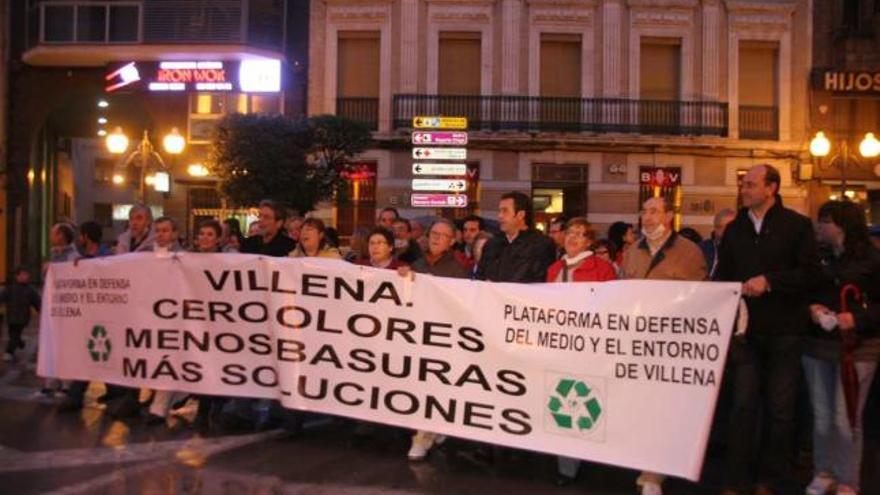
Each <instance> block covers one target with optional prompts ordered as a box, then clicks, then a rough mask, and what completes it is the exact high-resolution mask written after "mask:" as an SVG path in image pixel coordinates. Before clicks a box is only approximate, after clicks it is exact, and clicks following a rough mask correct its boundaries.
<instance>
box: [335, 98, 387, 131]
mask: <svg viewBox="0 0 880 495" xmlns="http://www.w3.org/2000/svg"><path fill="white" fill-rule="evenodd" d="M336 115H340V116H343V117H348V118H350V119H352V120H356V121H358V122H363V123H364V124H367V125H368V126H369V127H370V130H371V131H375V130H377V129H378V128H379V98H337V99H336Z"/></svg>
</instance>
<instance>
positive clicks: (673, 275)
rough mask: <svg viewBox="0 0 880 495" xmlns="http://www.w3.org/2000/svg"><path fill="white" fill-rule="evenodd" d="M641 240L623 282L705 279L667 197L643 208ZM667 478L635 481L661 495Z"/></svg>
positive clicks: (629, 253)
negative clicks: (675, 226) (677, 226)
mask: <svg viewBox="0 0 880 495" xmlns="http://www.w3.org/2000/svg"><path fill="white" fill-rule="evenodd" d="M641 218H642V239H641V240H640V241H638V242H634V243H633V244H631V245H630V247H629V248H628V249H627V250H626V251H625V252H624V253H623V272H624V278H628V279H647V280H692V281H695V282H698V281H701V280H704V279H705V278H706V262H705V259H704V257H703V253H702V251H700V248H699V247H698V246H697V245H696V244H694V243H693V242H691V241H689V240H687V239H685V238H684V237H682V236H680V235H678V234H676V232H675V231H674V230H673V228H672V221H673V220H674V219H675V209H674V208H673V207H672V205H671V204H670V203H669V200H667V199H666V198H665V197H663V196H660V197H655V198H650V199H648V200H647V201H645V203H644V204H643V205H642V212H641ZM664 479H665V476H663V475H662V474H659V473H652V472H647V471H646V472H643V473H642V474H641V476H639V477H638V479H637V480H636V485H638V486H640V487H641V489H642V495H662V494H663V489H662V485H663V480H664Z"/></svg>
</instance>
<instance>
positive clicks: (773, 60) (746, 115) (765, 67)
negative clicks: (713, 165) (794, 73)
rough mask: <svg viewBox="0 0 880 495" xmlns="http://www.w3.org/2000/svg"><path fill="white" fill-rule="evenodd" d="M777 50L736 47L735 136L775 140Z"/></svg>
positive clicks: (758, 45) (754, 45)
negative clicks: (737, 114) (736, 101)
mask: <svg viewBox="0 0 880 495" xmlns="http://www.w3.org/2000/svg"><path fill="white" fill-rule="evenodd" d="M778 67H779V47H778V45H777V44H776V43H766V42H754V41H748V42H743V43H741V44H740V46H739V90H738V94H739V134H740V137H741V138H743V139H771V140H775V139H779V89H778V87H779V85H778V83H777V81H778V77H779V76H778V72H779V70H778Z"/></svg>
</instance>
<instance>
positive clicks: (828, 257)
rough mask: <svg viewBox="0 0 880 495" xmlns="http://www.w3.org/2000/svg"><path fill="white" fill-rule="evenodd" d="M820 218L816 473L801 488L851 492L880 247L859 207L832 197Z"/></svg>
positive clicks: (874, 352)
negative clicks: (849, 374) (848, 374)
mask: <svg viewBox="0 0 880 495" xmlns="http://www.w3.org/2000/svg"><path fill="white" fill-rule="evenodd" d="M818 220H819V221H818V224H817V238H818V240H819V242H820V245H821V249H820V251H819V260H820V266H821V269H822V271H821V274H820V276H819V279H818V281H817V283H816V284H815V286H814V288H813V289H812V290H811V291H810V294H809V302H810V316H811V320H812V323H811V325H810V328H809V331H808V334H807V339H806V343H805V348H804V356H803V366H804V372H805V375H806V378H807V385H808V387H809V390H810V402H811V403H812V405H813V470H814V473H815V476H814V477H813V481H812V482H810V484H809V486H807V489H806V493H807V495H824V494H826V493H830V492H831V491H832V490H834V491H836V493H837V495H856V494H857V493H859V485H860V472H861V467H862V412H863V411H864V408H865V401H866V399H867V396H868V391H869V390H870V389H871V383H872V382H873V380H874V375H875V372H876V370H877V360H878V358H880V334H878V332H880V251H877V250H876V249H874V247H873V246H872V245H871V242H870V240H869V239H868V228H867V225H866V224H865V211H864V209H863V208H862V207H861V206H859V205H857V204H855V203H852V202H849V201H829V202H827V203H825V204H824V205H822V206H821V207H820V208H819V215H818ZM848 287H849V288H855V289H856V290H857V291H858V292H855V291H852V290H851V289H846V288H848ZM842 292H843V294H842ZM857 294H859V297H856V295H857ZM841 298H845V299H846V303H847V307H846V308H844V307H841V302H842V301H841ZM844 336H847V338H844ZM849 345H852V346H853V347H852V348H848V346H849ZM847 354H849V355H850V356H851V358H852V359H853V361H854V363H853V364H852V369H853V370H854V371H855V378H856V380H855V383H853V384H852V386H853V389H852V390H850V391H849V393H850V394H851V393H852V392H855V394H856V396H855V400H854V403H855V406H856V407H855V409H854V410H850V408H848V407H847V400H846V399H847V396H848V395H849V394H848V393H847V390H846V386H845V382H846V379H845V378H844V377H843V376H842V375H843V373H842V371H843V368H844V367H845V366H847V365H846V364H844V363H843V358H844V356H845V355H847ZM852 420H854V421H852Z"/></svg>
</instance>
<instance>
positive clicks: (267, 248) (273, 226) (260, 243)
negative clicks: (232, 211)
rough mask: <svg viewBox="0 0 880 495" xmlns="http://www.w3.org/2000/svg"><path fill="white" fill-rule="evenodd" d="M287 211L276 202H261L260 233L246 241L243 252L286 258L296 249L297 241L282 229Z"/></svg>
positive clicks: (266, 200)
mask: <svg viewBox="0 0 880 495" xmlns="http://www.w3.org/2000/svg"><path fill="white" fill-rule="evenodd" d="M285 220H287V211H286V210H285V209H284V208H283V207H282V206H281V205H280V204H278V203H276V202H275V201H271V200H268V199H265V200H263V201H260V220H259V225H260V233H259V234H258V235H253V236H250V237H248V238H247V239H245V240H244V243H243V244H242V246H241V252H242V253H247V254H263V255H266V256H274V257H284V256H287V255H288V254H290V252H291V251H293V250H294V249H296V241H294V240H293V239H291V238H290V237H288V236H287V232H285V231H284V229H283V228H282V227H283V226H284V221H285Z"/></svg>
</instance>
